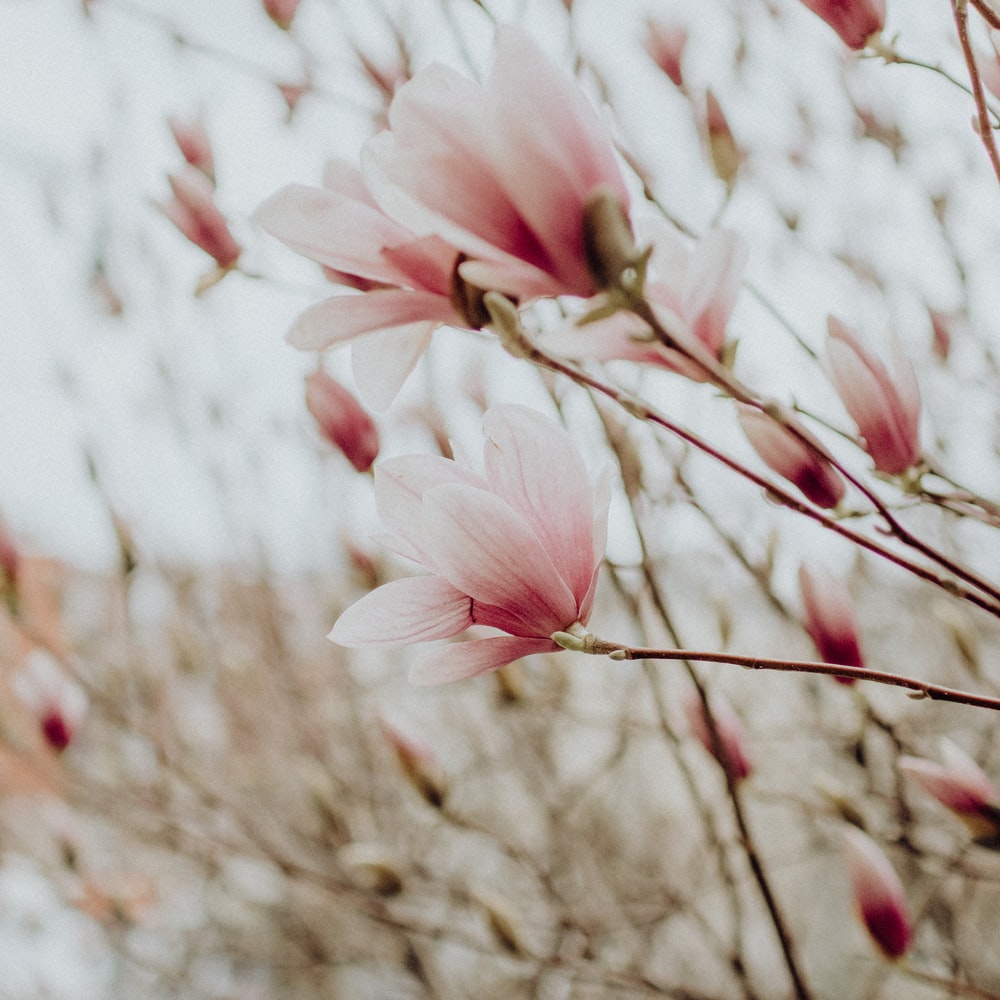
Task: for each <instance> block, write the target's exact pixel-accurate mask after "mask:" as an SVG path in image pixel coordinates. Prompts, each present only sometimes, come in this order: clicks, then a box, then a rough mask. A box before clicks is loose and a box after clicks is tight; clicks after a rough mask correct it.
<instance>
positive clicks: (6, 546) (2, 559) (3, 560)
mask: <svg viewBox="0 0 1000 1000" xmlns="http://www.w3.org/2000/svg"><path fill="white" fill-rule="evenodd" d="M20 566H21V550H20V549H19V548H18V547H17V542H15V541H14V539H13V537H12V536H11V535H10V533H9V532H8V531H7V529H6V528H5V527H4V525H3V522H2V521H0V589H3V587H4V586H10V587H14V586H16V585H17V574H18V570H19V569H20Z"/></svg>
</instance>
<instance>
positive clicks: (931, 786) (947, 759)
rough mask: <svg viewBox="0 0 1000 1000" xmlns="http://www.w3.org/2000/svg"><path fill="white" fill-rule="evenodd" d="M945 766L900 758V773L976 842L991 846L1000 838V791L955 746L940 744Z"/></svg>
mask: <svg viewBox="0 0 1000 1000" xmlns="http://www.w3.org/2000/svg"><path fill="white" fill-rule="evenodd" d="M941 759H942V761H943V763H942V764H938V763H935V762H934V761H930V760H924V759H922V758H920V757H901V758H900V760H899V769H900V771H902V773H903V774H905V775H907V776H909V777H911V778H913V779H914V780H915V781H916V782H917V783H918V784H919V785H920V786H921V787H922V788H923V789H924V791H925V792H927V793H928V794H929V795H932V796H933V797H934V798H935V799H937V800H938V802H940V803H941V804H942V805H943V806H944V807H945V808H947V809H950V810H951V811H952V812H953V813H955V814H956V815H957V816H958V817H959V819H961V820H962V821H963V822H964V823H965V825H966V826H967V827H968V828H969V830H970V831H971V833H972V835H973V838H974V839H975V840H976V841H977V842H981V843H984V844H989V845H992V844H993V843H994V842H995V841H997V840H998V838H1000V790H998V789H997V787H996V785H994V784H993V782H992V781H990V779H989V778H988V777H987V776H986V774H985V773H984V772H983V770H982V768H981V767H980V766H979V765H978V764H977V763H976V762H975V761H974V760H973V759H972V758H971V757H970V756H969V755H968V754H967V753H966V752H965V751H964V750H963V749H962V748H961V747H959V746H958V745H957V744H956V743H953V742H952V741H951V740H949V739H943V740H941Z"/></svg>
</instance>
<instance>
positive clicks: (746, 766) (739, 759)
mask: <svg viewBox="0 0 1000 1000" xmlns="http://www.w3.org/2000/svg"><path fill="white" fill-rule="evenodd" d="M709 707H710V709H711V712H712V720H713V721H714V722H715V730H716V733H717V734H718V737H719V743H720V744H721V745H720V746H719V747H718V748H716V745H715V741H714V740H713V739H712V730H711V727H710V726H709V724H708V718H707V716H706V714H705V703H704V702H703V701H702V699H701V697H700V696H699V695H698V693H697V692H696V691H691V692H689V694H688V696H687V697H686V698H685V700H684V714H685V715H686V716H687V720H688V725H689V726H690V727H691V735H692V736H694V738H695V739H696V740H697V741H698V742H699V743H700V744H701V745H702V746H703V747H704V748H705V749H706V750H707V751H708V752H709V753H710V754H711V755H712V756H713V757H714V758H715V759H716V760H717V761H718V762H719V765H720V766H721V767H724V768H726V769H728V771H729V773H730V775H731V776H732V779H733V781H742V780H743V779H744V778H748V777H749V776H750V774H751V772H752V771H753V765H752V764H751V763H750V758H749V757H748V756H747V754H746V752H745V750H744V739H743V727H742V724H741V723H740V717H739V716H738V715H737V714H736V712H735V711H734V710H733V707H732V705H730V704H729V702H728V701H726V699H725V698H723V697H721V696H718V697H713V698H711V699H710V703H709Z"/></svg>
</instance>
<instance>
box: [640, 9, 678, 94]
mask: <svg viewBox="0 0 1000 1000" xmlns="http://www.w3.org/2000/svg"><path fill="white" fill-rule="evenodd" d="M687 39H688V35H687V29H686V28H683V27H681V26H680V25H676V24H667V23H666V22H665V21H659V20H657V19H656V18H652V17H651V18H650V19H649V20H648V21H647V22H646V40H645V43H644V47H645V49H646V52H647V54H648V55H649V57H650V58H651V59H652V60H653V62H655V63H656V65H657V66H659V67H660V69H661V70H662V71H663V72H664V74H665V75H666V76H667V77H669V79H670V81H671V82H672V83H673V84H674V86H676V87H683V86H684V74H683V73H682V71H681V59H682V58H683V56H684V47H685V46H686V45H687Z"/></svg>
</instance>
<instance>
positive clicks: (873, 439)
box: [826, 316, 920, 474]
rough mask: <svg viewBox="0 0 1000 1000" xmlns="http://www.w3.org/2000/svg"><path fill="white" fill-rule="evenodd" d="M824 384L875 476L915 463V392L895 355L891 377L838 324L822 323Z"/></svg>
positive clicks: (917, 402)
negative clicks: (828, 382) (848, 422)
mask: <svg viewBox="0 0 1000 1000" xmlns="http://www.w3.org/2000/svg"><path fill="white" fill-rule="evenodd" d="M827 325H828V329H829V333H828V336H827V342H826V351H827V359H828V361H829V367H830V379H831V381H832V382H833V385H834V388H835V389H836V390H837V394H838V395H839V396H840V398H841V401H842V402H843V404H844V408H845V409H846V410H847V412H848V413H849V414H850V416H851V419H852V420H853V421H854V423H855V425H856V426H857V428H858V433H859V434H860V435H861V437H862V438H863V439H864V444H865V450H866V451H867V452H868V454H869V455H871V457H872V460H873V461H874V462H875V468H876V469H878V470H879V471H880V472H886V473H890V474H896V473H899V472H904V471H905V470H906V469H909V468H910V467H911V466H913V465H916V464H917V462H919V461H920V441H919V437H918V424H919V422H920V388H919V386H918V385H917V379H916V376H915V375H914V374H913V367H912V366H911V365H910V363H909V361H907V360H906V359H905V358H904V357H902V355H901V354H899V353H897V354H896V357H895V358H894V364H893V368H894V373H893V375H890V374H889V372H888V370H887V369H886V367H885V365H883V364H882V362H881V361H880V360H879V359H878V358H877V357H875V356H874V355H873V354H871V353H869V352H868V351H866V350H865V349H864V347H862V345H861V343H860V341H859V340H858V338H857V337H856V336H855V335H854V334H853V333H852V332H851V331H850V330H849V329H848V328H847V327H846V326H844V324H843V323H841V322H840V320H838V319H836V318H835V317H834V316H831V317H830V318H829V319H828V321H827Z"/></svg>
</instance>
